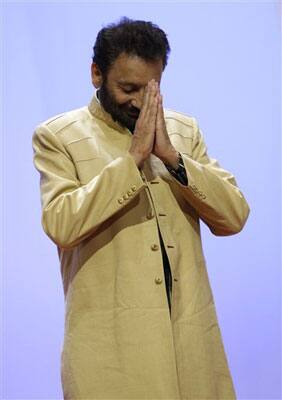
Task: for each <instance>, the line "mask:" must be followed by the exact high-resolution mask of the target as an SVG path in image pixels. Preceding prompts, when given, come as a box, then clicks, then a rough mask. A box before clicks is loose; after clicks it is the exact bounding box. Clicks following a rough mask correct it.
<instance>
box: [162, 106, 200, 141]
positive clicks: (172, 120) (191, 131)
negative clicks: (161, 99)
mask: <svg viewBox="0 0 282 400" xmlns="http://www.w3.org/2000/svg"><path fill="white" fill-rule="evenodd" d="M164 115H165V121H166V126H167V130H168V134H173V133H178V134H180V135H183V136H191V137H193V136H194V135H195V133H196V131H197V127H198V123H197V120H196V118H195V117H192V116H190V115H186V114H184V113H182V112H178V111H174V110H170V109H165V110H164Z"/></svg>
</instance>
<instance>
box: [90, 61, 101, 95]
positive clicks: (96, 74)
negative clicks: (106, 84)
mask: <svg viewBox="0 0 282 400" xmlns="http://www.w3.org/2000/svg"><path fill="white" fill-rule="evenodd" d="M91 78H92V84H93V86H94V87H95V88H96V89H99V88H100V87H101V85H102V83H103V76H102V73H101V71H100V68H99V67H98V65H97V64H96V63H92V64H91Z"/></svg>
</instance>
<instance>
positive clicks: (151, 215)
mask: <svg viewBox="0 0 282 400" xmlns="http://www.w3.org/2000/svg"><path fill="white" fill-rule="evenodd" d="M152 218H154V213H153V211H149V212H148V214H147V219H152Z"/></svg>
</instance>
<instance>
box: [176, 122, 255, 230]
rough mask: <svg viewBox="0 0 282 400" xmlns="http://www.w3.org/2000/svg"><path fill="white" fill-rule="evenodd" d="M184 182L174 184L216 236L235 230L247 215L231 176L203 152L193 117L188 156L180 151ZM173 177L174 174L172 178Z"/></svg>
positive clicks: (203, 146)
mask: <svg viewBox="0 0 282 400" xmlns="http://www.w3.org/2000/svg"><path fill="white" fill-rule="evenodd" d="M181 155H182V158H183V161H184V166H185V169H186V174H187V178H188V186H185V185H181V183H179V182H178V181H177V180H175V182H178V186H179V188H180V190H181V192H182V195H183V196H184V197H185V199H186V200H187V202H189V203H190V204H191V205H192V206H193V208H194V209H195V210H196V211H197V213H198V215H199V216H200V218H201V219H202V220H203V221H204V222H205V223H206V224H207V225H208V227H209V228H210V230H211V231H212V233H214V234H215V235H219V236H224V235H232V234H235V233H237V232H239V231H240V230H241V229H242V228H243V226H244V224H245V222H246V220H247V218H248V215H249V206H248V204H247V202H246V200H245V198H244V196H243V194H242V193H241V191H240V190H239V188H238V187H237V183H236V180H235V178H234V176H233V175H232V174H231V173H230V172H228V171H226V170H224V169H223V168H221V167H220V165H219V163H218V162H217V161H216V160H215V159H212V158H209V156H208V154H207V148H206V145H205V143H204V140H203V135H202V132H201V130H200V129H199V127H198V125H197V123H196V120H195V119H194V136H193V144H192V157H189V156H188V155H187V154H185V152H184V151H183V152H181ZM173 179H174V178H173Z"/></svg>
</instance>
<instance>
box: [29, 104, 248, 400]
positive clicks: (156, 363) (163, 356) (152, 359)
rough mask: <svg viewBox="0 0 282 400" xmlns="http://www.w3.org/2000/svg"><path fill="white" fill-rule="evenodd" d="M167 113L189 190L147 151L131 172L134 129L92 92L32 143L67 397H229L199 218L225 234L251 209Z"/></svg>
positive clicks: (195, 133) (192, 129) (187, 122)
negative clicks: (62, 309)
mask: <svg viewBox="0 0 282 400" xmlns="http://www.w3.org/2000/svg"><path fill="white" fill-rule="evenodd" d="M165 116H166V123H167V129H168V132H169V135H170V138H171V141H172V143H173V145H174V146H175V148H176V149H177V150H178V151H180V152H181V154H182V157H183V160H184V163H185V168H186V171H187V176H188V181H189V182H188V186H183V185H181V184H180V183H179V182H178V181H176V180H175V179H174V178H173V177H172V176H171V175H170V174H169V172H168V171H167V170H166V168H165V166H164V165H163V163H162V162H161V161H160V160H159V159H158V158H156V157H155V156H153V155H152V156H151V157H150V158H149V159H148V160H147V162H146V163H145V165H144V168H143V169H142V171H141V172H140V171H139V170H138V168H137V167H136V165H135V162H134V160H133V158H132V157H131V155H130V154H129V152H128V149H129V147H130V143H131V140H132V135H131V133H130V132H129V131H128V130H127V129H125V128H122V127H121V126H119V125H118V124H117V123H116V122H114V121H113V120H112V119H111V117H110V115H109V114H107V113H106V112H105V111H104V110H103V109H102V108H101V106H100V105H99V104H98V102H97V100H96V99H95V97H93V99H92V101H91V103H90V105H89V107H83V108H80V109H77V110H73V111H70V112H67V113H64V114H62V115H59V116H56V117H54V118H52V119H49V120H48V121H46V122H44V123H42V124H40V125H39V126H38V127H37V129H36V131H35V134H34V136H33V148H34V163H35V166H36V168H37V169H38V171H39V172H40V175H41V180H40V187H41V201H42V224H43V228H44V230H45V232H46V233H47V235H48V236H49V237H50V238H51V239H52V240H53V241H54V242H55V243H56V244H57V246H58V253H59V258H60V262H61V273H62V279H63V285H64V291H65V301H66V315H65V337H64V345H63V349H62V368H61V371H62V383H63V391H64V398H65V399H107V400H110V399H123V400H125V399H130V400H133V399H152V400H153V399H154V400H157V399H182V400H184V399H187V400H188V399H189V400H192V399H193V400H194V399H202V400H203V399H234V398H235V393H234V388H233V384H232V379H231V376H230V372H229V367H228V364H227V360H226V356H225V352H224V347H223V344H222V337H221V333H220V330H219V327H218V321H217V316H216V311H215V306H214V301H213V296H212V292H211V288H210V284H209V279H208V275H207V271H206V265H205V259H204V256H203V252H202V246H201V239H200V229H199V217H200V218H201V219H202V220H203V221H205V223H206V224H207V225H208V226H209V228H210V230H211V231H212V232H213V233H214V234H215V235H231V234H234V233H237V232H239V231H240V230H241V229H242V227H243V225H244V223H245V221H246V219H247V216H248V213H249V208H248V205H247V203H246V201H245V199H244V197H243V195H242V193H241V192H240V191H239V189H238V187H237V186H236V182H235V180H234V177H233V176H232V175H231V174H230V173H229V172H227V171H225V170H223V169H222V168H221V167H220V166H219V164H218V163H217V161H216V160H214V159H210V158H209V157H208V155H207V153H206V147H205V144H204V141H203V138H202V134H201V131H200V129H199V127H198V125H197V122H196V120H195V119H194V118H191V117H188V116H185V115H183V114H181V113H176V112H174V111H168V110H166V111H165ZM158 225H159V229H160V232H161V234H162V237H163V240H164V243H165V246H166V250H167V254H168V257H169V261H170V265H171V270H172V278H173V288H172V314H171V318H170V315H169V309H168V303H167V297H166V290H165V280H164V272H163V264H162V256H161V249H160V242H159V236H158Z"/></svg>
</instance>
